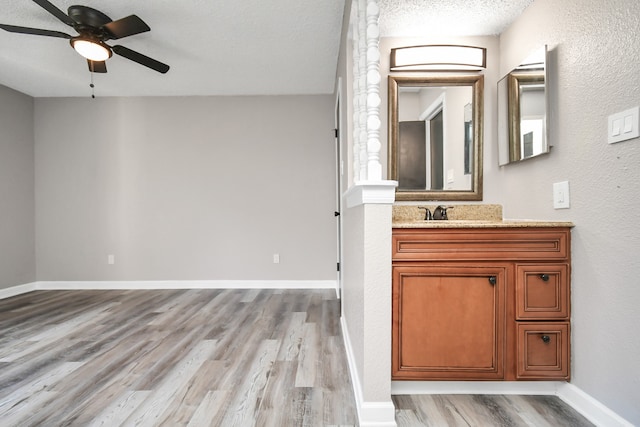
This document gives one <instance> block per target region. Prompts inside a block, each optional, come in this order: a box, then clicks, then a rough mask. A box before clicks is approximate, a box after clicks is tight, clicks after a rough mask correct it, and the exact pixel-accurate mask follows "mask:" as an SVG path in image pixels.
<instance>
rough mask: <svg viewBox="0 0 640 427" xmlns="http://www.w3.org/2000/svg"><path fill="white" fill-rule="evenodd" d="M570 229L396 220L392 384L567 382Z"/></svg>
mask: <svg viewBox="0 0 640 427" xmlns="http://www.w3.org/2000/svg"><path fill="white" fill-rule="evenodd" d="M411 209H414V210H415V209H416V208H415V207H411ZM418 215H419V214H418ZM500 215H501V211H500ZM571 227H572V224H571V223H569V222H539V221H502V220H501V219H497V218H488V219H471V220H455V219H450V220H449V221H424V220H421V219H416V218H412V219H407V218H406V217H405V218H394V228H393V233H392V262H393V266H392V272H393V300H392V301H393V302H392V305H393V307H392V309H393V312H392V322H393V324H392V378H393V379H394V380H507V381H513V380H568V379H569V375H570V369H569V363H570V283H571V280H570V274H571V254H570V248H571V242H570V239H571V232H570V230H571Z"/></svg>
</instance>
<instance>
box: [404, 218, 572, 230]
mask: <svg viewBox="0 0 640 427" xmlns="http://www.w3.org/2000/svg"><path fill="white" fill-rule="evenodd" d="M527 227H529V228H533V227H573V223H572V222H570V221H534V220H493V221H483V220H455V219H454V220H446V221H394V222H393V228H527Z"/></svg>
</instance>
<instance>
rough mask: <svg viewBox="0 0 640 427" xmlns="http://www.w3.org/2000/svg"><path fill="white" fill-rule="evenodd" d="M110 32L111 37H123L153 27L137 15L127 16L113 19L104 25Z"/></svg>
mask: <svg viewBox="0 0 640 427" xmlns="http://www.w3.org/2000/svg"><path fill="white" fill-rule="evenodd" d="M102 28H104V29H105V30H107V32H108V33H109V36H110V37H109V38H111V39H114V40H116V39H121V38H123V37H128V36H132V35H134V34H140V33H144V32H147V31H150V30H151V28H149V26H148V25H147V24H146V23H145V22H144V21H143V20H142V19H140V18H138V17H137V16H136V15H131V16H127V17H126V18H122V19H118V20H117V21H111V22H109V23H108V24H105V25H103V26H102Z"/></svg>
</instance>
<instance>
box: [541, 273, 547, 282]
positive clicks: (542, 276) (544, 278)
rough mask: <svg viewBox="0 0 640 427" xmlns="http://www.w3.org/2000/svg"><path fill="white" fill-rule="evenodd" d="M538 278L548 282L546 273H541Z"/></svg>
mask: <svg viewBox="0 0 640 427" xmlns="http://www.w3.org/2000/svg"><path fill="white" fill-rule="evenodd" d="M540 278H541V279H542V281H543V282H548V281H549V275H548V274H541V275H540Z"/></svg>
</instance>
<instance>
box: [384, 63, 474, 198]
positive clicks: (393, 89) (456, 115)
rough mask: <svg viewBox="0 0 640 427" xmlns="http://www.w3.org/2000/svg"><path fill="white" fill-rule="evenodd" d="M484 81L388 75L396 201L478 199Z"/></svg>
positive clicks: (391, 167)
mask: <svg viewBox="0 0 640 427" xmlns="http://www.w3.org/2000/svg"><path fill="white" fill-rule="evenodd" d="M483 92H484V77H483V76H482V75H479V74H478V75H469V76H422V77H419V76H415V77H414V76H410V77H404V76H389V105H388V111H389V153H388V178H389V179H391V180H395V181H398V187H397V189H396V200H482V137H483V105H484V103H483Z"/></svg>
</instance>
